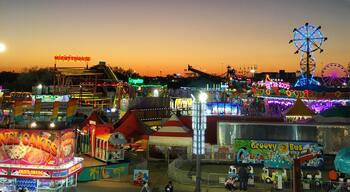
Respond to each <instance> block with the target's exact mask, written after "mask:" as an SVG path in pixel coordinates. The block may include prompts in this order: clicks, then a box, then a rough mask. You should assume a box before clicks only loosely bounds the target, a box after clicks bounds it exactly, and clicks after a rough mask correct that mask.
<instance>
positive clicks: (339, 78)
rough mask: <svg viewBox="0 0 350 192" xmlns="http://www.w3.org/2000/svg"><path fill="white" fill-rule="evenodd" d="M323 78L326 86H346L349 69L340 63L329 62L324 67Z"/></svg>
mask: <svg viewBox="0 0 350 192" xmlns="http://www.w3.org/2000/svg"><path fill="white" fill-rule="evenodd" d="M322 80H323V84H324V86H326V87H344V86H346V84H347V80H348V71H347V69H346V68H345V67H343V66H342V65H340V64H338V63H329V64H327V65H325V66H324V67H323V69H322Z"/></svg>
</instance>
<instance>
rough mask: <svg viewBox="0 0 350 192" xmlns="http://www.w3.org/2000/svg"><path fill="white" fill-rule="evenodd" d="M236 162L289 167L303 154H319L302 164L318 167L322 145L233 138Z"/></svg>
mask: <svg viewBox="0 0 350 192" xmlns="http://www.w3.org/2000/svg"><path fill="white" fill-rule="evenodd" d="M234 150H235V153H236V160H237V163H249V164H262V163H263V164H264V166H266V167H271V168H290V167H291V166H292V163H293V160H294V159H296V158H298V157H299V156H301V155H303V154H319V155H320V158H315V159H313V160H311V161H309V162H306V163H305V164H304V166H309V167H319V166H322V164H323V159H322V150H323V148H322V146H320V145H318V144H317V143H315V142H298V141H295V142H288V141H267V140H250V139H235V141H234Z"/></svg>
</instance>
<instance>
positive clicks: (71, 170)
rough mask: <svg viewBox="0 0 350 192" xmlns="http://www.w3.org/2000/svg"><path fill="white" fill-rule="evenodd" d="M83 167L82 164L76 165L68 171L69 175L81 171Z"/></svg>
mask: <svg viewBox="0 0 350 192" xmlns="http://www.w3.org/2000/svg"><path fill="white" fill-rule="evenodd" d="M82 167H83V165H82V164H81V163H78V164H75V165H73V166H72V167H71V168H69V170H68V175H70V174H72V173H75V172H77V171H78V170H80V169H81V168H82Z"/></svg>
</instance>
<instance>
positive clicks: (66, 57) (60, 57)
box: [55, 55, 91, 61]
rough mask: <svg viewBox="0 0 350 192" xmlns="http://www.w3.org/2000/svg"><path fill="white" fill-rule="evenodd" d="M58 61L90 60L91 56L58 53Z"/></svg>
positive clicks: (56, 57) (56, 58)
mask: <svg viewBox="0 0 350 192" xmlns="http://www.w3.org/2000/svg"><path fill="white" fill-rule="evenodd" d="M55 60H56V61H90V60H91V58H90V57H85V56H72V55H56V56H55Z"/></svg>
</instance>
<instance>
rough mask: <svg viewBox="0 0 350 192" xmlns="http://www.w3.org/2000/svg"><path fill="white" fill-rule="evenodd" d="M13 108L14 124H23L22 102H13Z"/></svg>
mask: <svg viewBox="0 0 350 192" xmlns="http://www.w3.org/2000/svg"><path fill="white" fill-rule="evenodd" d="M13 108H14V111H13V115H14V120H15V123H19V122H23V101H15V104H14V107H13Z"/></svg>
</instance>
